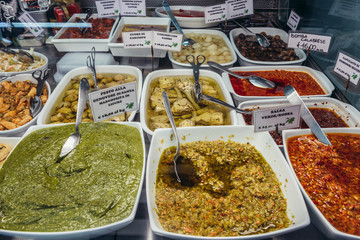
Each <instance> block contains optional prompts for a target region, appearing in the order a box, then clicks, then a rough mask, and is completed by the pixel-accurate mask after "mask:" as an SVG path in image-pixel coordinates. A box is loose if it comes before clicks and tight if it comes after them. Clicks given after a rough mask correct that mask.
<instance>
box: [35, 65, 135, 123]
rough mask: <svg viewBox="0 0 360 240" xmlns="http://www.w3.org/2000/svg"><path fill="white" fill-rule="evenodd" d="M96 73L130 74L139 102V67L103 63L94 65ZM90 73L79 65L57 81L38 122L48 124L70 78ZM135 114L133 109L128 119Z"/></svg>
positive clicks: (130, 119)
mask: <svg viewBox="0 0 360 240" xmlns="http://www.w3.org/2000/svg"><path fill="white" fill-rule="evenodd" d="M96 72H97V73H128V74H132V75H134V76H135V77H136V81H137V94H138V102H140V95H141V90H142V73H141V71H140V69H138V68H136V67H133V66H126V65H107V66H106V65H104V66H96ZM87 73H91V72H90V70H89V68H88V67H79V68H75V69H73V70H71V71H70V72H68V73H67V74H66V75H65V76H64V77H63V79H62V80H61V81H60V82H59V84H58V85H57V87H56V88H55V90H54V92H53V94H52V95H51V98H49V99H48V101H47V103H46V104H45V106H44V108H43V111H42V112H41V113H40V114H39V119H38V122H37V123H38V124H39V125H41V124H49V123H50V117H51V113H52V112H53V111H55V108H56V105H57V103H58V102H59V101H60V99H59V98H60V97H61V96H63V94H64V92H65V91H66V87H67V85H68V84H69V82H70V81H71V79H72V78H74V77H76V76H78V75H80V74H87ZM135 115H136V111H133V112H132V113H131V114H130V117H129V119H128V120H129V121H132V120H133V119H134V117H135Z"/></svg>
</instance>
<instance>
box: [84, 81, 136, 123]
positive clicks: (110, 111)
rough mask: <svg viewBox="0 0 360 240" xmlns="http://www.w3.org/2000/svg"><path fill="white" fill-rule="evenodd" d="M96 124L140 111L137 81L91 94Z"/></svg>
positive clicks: (90, 101) (90, 100)
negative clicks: (123, 114)
mask: <svg viewBox="0 0 360 240" xmlns="http://www.w3.org/2000/svg"><path fill="white" fill-rule="evenodd" d="M89 103H90V106H91V111H92V114H93V118H94V121H95V122H100V121H102V120H105V119H108V118H111V117H114V116H117V115H120V114H122V113H125V112H130V111H136V110H137V109H138V102H137V89H136V81H135V82H129V83H125V84H121V85H118V86H114V87H110V88H105V89H102V90H98V91H94V92H90V93H89Z"/></svg>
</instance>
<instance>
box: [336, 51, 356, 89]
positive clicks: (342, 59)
mask: <svg viewBox="0 0 360 240" xmlns="http://www.w3.org/2000/svg"><path fill="white" fill-rule="evenodd" d="M334 72H335V73H337V74H339V75H340V76H341V77H343V78H345V79H347V80H348V79H349V81H350V82H351V83H353V84H355V85H357V84H358V83H359V80H360V60H359V59H356V58H355V57H352V56H350V55H349V54H347V53H345V52H339V54H338V57H337V60H336V64H335V66H334Z"/></svg>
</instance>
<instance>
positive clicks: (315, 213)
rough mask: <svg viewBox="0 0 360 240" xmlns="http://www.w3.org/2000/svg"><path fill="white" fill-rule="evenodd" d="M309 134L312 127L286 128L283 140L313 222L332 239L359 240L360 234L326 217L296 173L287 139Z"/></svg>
mask: <svg viewBox="0 0 360 240" xmlns="http://www.w3.org/2000/svg"><path fill="white" fill-rule="evenodd" d="M323 130H324V132H325V133H347V134H360V128H324V129H323ZM307 134H311V131H310V129H296V130H284V131H283V141H284V151H285V157H286V159H287V161H288V163H289V165H290V168H291V172H292V175H293V176H294V177H295V178H296V182H297V184H298V185H299V187H300V189H301V192H302V194H303V196H304V198H305V201H306V205H307V207H308V209H309V213H310V216H311V222H312V223H313V224H314V225H315V226H316V227H317V228H318V229H319V230H320V231H321V232H323V233H324V234H325V235H326V236H327V237H328V238H330V239H336V240H338V239H352V240H359V239H360V236H356V235H352V234H348V233H344V232H341V231H339V230H337V229H336V228H335V227H333V226H332V225H331V224H330V222H329V221H328V220H327V219H326V218H325V217H324V215H323V214H322V213H321V212H320V210H319V209H318V208H317V207H316V205H315V204H314V202H313V201H312V200H311V198H310V197H309V195H308V194H307V193H306V191H305V189H304V188H303V186H302V185H301V183H300V181H299V179H298V178H297V177H296V173H295V171H294V168H293V166H292V164H291V162H290V158H289V153H288V145H287V140H288V139H289V138H291V137H295V136H301V135H307Z"/></svg>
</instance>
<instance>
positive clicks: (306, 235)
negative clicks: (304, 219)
mask: <svg viewBox="0 0 360 240" xmlns="http://www.w3.org/2000/svg"><path fill="white" fill-rule="evenodd" d="M35 51H38V52H40V53H43V54H45V55H46V56H47V57H48V59H49V68H51V69H53V70H54V71H56V63H57V61H59V60H60V58H61V57H62V56H63V55H64V54H63V53H59V52H58V51H57V50H56V49H55V47H54V46H52V45H45V46H43V47H36V48H35ZM117 60H118V61H119V60H121V59H117ZM159 68H161V69H167V68H171V64H170V61H169V60H168V59H167V58H164V59H160V61H159ZM149 72H150V71H149V70H144V71H143V78H144V79H145V77H146V75H147V73H149ZM48 82H49V84H50V86H51V88H52V89H54V88H55V87H56V82H55V80H54V79H53V78H52V79H50V80H49V81H48ZM139 119H140V118H139V113H137V115H136V117H135V121H139ZM144 134H145V133H144ZM145 135H146V134H145ZM145 139H146V147H147V150H148V148H149V145H150V142H149V140H148V139H147V138H146V137H145ZM10 239H16V240H20V239H22V238H11V237H6V236H1V235H0V240H10ZM120 239H126V240H153V239H154V240H165V239H169V238H166V237H162V236H158V235H155V234H153V233H152V231H151V229H150V223H149V216H148V211H147V205H146V194H145V183H144V184H143V189H142V193H141V198H140V202H139V206H138V209H137V213H136V216H135V220H134V222H133V223H131V224H130V225H129V226H127V227H125V228H123V229H121V230H119V231H117V232H112V233H109V234H107V235H104V236H101V237H97V238H93V239H92V240H120ZM214 239H216V238H214ZM270 239H273V240H300V239H301V240H302V239H307V240H327V239H328V238H326V237H325V236H324V235H323V234H322V233H321V232H320V231H319V230H318V229H317V228H315V227H314V226H313V225H312V224H310V225H309V226H308V227H306V228H304V229H301V230H298V231H296V232H292V233H289V234H285V235H282V236H278V237H274V238H270Z"/></svg>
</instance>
